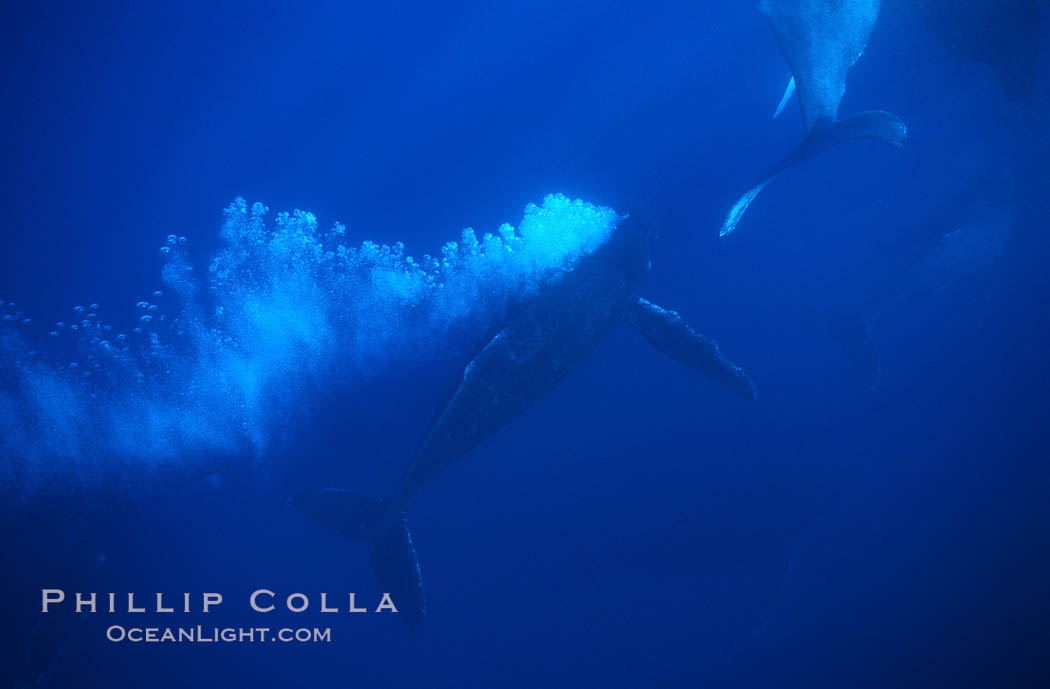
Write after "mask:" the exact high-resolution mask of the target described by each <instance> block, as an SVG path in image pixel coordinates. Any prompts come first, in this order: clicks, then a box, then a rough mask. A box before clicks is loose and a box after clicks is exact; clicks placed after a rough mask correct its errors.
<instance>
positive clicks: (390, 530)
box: [290, 220, 755, 628]
mask: <svg viewBox="0 0 1050 689" xmlns="http://www.w3.org/2000/svg"><path fill="white" fill-rule="evenodd" d="M648 269H649V257H648V237H647V233H646V232H645V231H643V230H642V229H641V228H640V227H639V226H638V225H637V224H636V223H634V222H632V221H630V220H627V221H623V222H621V224H620V226H619V227H617V228H616V229H615V230H614V231H613V233H612V236H611V237H610V238H609V240H608V241H607V242H606V243H605V244H604V245H602V246H601V247H599V248H598V249H597V250H596V251H595V252H594V253H593V254H591V255H589V256H587V257H585V258H583V259H581V261H580V263H579V264H578V265H577V266H576V267H575V268H574V269H573V270H572V271H570V272H567V273H565V274H564V275H563V276H562V277H561V278H560V279H559V280H558V281H557V282H555V283H553V284H550V285H547V286H546V287H545V288H543V289H542V290H540V293H539V294H538V295H536V297H535V298H534V299H531V300H529V301H528V302H527V303H523V304H521V305H520V306H519V307H518V308H517V309H515V310H514V312H513V313H512V314H510V316H509V317H508V319H507V320H506V322H505V323H503V324H502V327H500V328H499V330H498V331H496V333H495V334H494V335H493V336H492V338H491V339H490V340H489V341H488V342H487V344H485V345H484V347H482V348H481V350H480V351H479V352H478V353H477V355H476V356H474V357H473V358H472V359H471V360H470V362H469V363H467V365H466V366H465V367H464V369H463V376H462V379H461V381H460V382H459V384H458V385H457V386H456V388H455V389H454V390H453V392H452V394H451V395H450V396H449V398H448V399H447V401H446V403H445V404H444V405H443V407H442V408H441V411H440V413H439V414H438V415H437V417H436V418H435V419H434V421H433V423H432V424H431V426H430V429H429V430H428V431H427V433H426V434H425V436H424V438H423V441H422V443H421V445H420V446H419V449H418V450H417V451H416V453H415V455H414V457H413V459H412V461H411V463H410V464H409V466H408V469H407V470H406V471H405V473H404V474H403V476H402V478H401V481H400V483H399V484H398V486H397V488H396V490H395V491H394V493H393V495H392V496H391V497H389V498H388V499H386V500H375V499H372V498H367V497H363V496H360V495H356V494H354V493H351V492H348V491H345V490H334V489H329V490H320V491H310V492H305V493H301V494H299V495H297V496H295V497H293V498H292V499H291V501H290V502H291V504H292V505H293V506H294V507H297V508H299V509H301V510H302V511H304V512H305V513H306V514H308V515H309V516H311V517H312V518H314V519H316V520H317V521H319V522H321V523H323V524H326V525H328V526H330V527H332V528H334V529H336V530H337V531H339V532H341V533H342V534H343V535H345V536H347V537H348V538H350V539H353V540H366V541H368V543H369V547H370V552H371V560H372V564H373V567H374V569H375V571H376V574H377V576H378V578H379V581H380V582H381V583H382V584H383V586H384V591H386V592H389V593H390V594H391V597H392V599H393V601H394V603H395V605H397V608H398V612H399V613H400V614H401V616H402V618H403V619H404V620H405V621H406V622H408V623H409V625H410V626H411V627H413V628H416V627H418V626H419V625H420V624H421V623H422V621H423V617H424V614H425V602H424V597H423V582H422V576H421V574H420V570H419V564H418V562H417V560H416V553H415V549H414V547H413V545H412V537H411V535H410V533H409V530H408V526H407V523H406V520H405V508H406V507H407V506H408V504H409V503H410V502H411V500H412V499H413V498H414V497H415V496H416V495H417V494H418V493H419V491H420V490H422V488H423V487H424V486H426V485H427V484H428V483H429V482H430V481H431V480H433V479H434V477H435V476H437V475H438V474H439V473H440V472H441V471H442V470H443V469H444V468H445V467H447V466H449V465H450V464H452V463H453V462H455V461H456V460H457V459H459V458H460V457H462V456H464V455H466V454H467V453H468V452H470V451H471V450H473V449H474V448H475V447H477V446H478V445H479V444H480V443H481V442H482V441H484V440H485V439H486V438H488V437H490V436H492V435H493V434H495V433H496V432H498V431H499V430H501V429H502V428H504V427H505V426H507V424H509V423H510V422H511V421H513V420H514V419H515V418H516V417H517V416H518V415H519V414H521V413H522V412H524V411H525V410H526V409H528V408H529V407H531V406H533V405H534V404H536V403H537V402H538V401H539V400H541V399H542V398H543V397H544V396H546V395H547V394H548V393H549V392H550V391H551V390H553V389H554V388H555V387H557V386H558V384H560V383H561V382H562V381H563V380H565V379H566V378H567V377H568V376H569V374H570V373H572V371H573V370H575V368H576V367H577V365H578V364H579V363H580V362H581V361H583V359H584V358H586V357H587V355H588V354H590V353H591V352H592V351H593V350H594V349H595V347H597V346H598V344H599V343H601V341H602V340H604V339H605V337H606V336H607V335H608V334H609V333H611V332H612V331H613V330H614V329H616V328H617V327H619V326H621V325H629V326H632V327H634V328H636V329H637V330H638V331H639V332H640V333H641V334H642V336H643V337H644V338H645V339H646V340H647V341H648V342H649V344H650V345H652V346H653V347H654V348H656V349H658V350H659V351H661V352H663V353H664V354H666V355H667V356H669V357H670V358H671V359H673V360H675V361H677V362H679V363H681V364H684V365H686V366H690V367H693V368H695V369H698V370H699V371H700V372H701V373H703V374H704V375H706V376H708V377H710V378H712V379H713V380H715V381H716V382H718V383H720V384H721V385H723V386H725V387H726V388H728V389H729V390H731V391H732V392H734V393H736V394H737V395H739V396H741V397H744V398H747V399H753V398H754V396H755V389H754V386H753V384H752V382H751V379H750V378H749V377H748V376H747V375H746V374H745V373H744V372H743V371H742V370H741V369H740V368H738V367H737V366H735V365H734V364H733V363H732V362H730V361H729V360H728V359H726V358H725V357H724V356H723V355H722V354H721V352H720V351H719V349H718V345H717V344H715V342H714V341H712V340H710V339H708V338H706V337H704V336H703V335H700V334H698V333H697V332H695V331H694V330H693V329H692V328H690V327H689V326H688V325H687V324H686V323H685V321H684V320H682V318H681V317H680V316H679V315H678V314H677V313H675V312H674V311H668V310H665V309H663V308H660V307H659V306H656V305H655V304H652V303H650V302H649V301H647V300H645V299H643V298H641V297H639V296H637V294H636V293H635V286H636V284H637V282H638V281H639V280H640V278H641V277H642V275H643V274H644V273H645V272H646V271H647V270H648Z"/></svg>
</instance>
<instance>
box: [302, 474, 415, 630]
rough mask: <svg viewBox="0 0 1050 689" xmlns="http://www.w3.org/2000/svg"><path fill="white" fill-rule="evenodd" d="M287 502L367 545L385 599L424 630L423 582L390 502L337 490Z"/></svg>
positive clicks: (412, 549) (409, 537) (402, 520)
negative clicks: (386, 596)
mask: <svg viewBox="0 0 1050 689" xmlns="http://www.w3.org/2000/svg"><path fill="white" fill-rule="evenodd" d="M289 502H290V504H291V505H292V506H293V507H295V508H297V509H299V510H301V511H302V512H304V513H306V514H307V515H308V516H309V517H311V518H312V519H314V520H315V521H317V522H319V523H321V524H324V525H325V526H327V527H329V528H331V529H334V530H336V531H338V532H339V533H341V534H343V535H344V536H346V537H347V538H349V539H350V540H354V541H359V540H364V541H367V542H368V549H369V555H370V557H371V560H372V568H373V569H374V570H375V573H376V578H377V579H378V580H379V583H380V585H382V586H383V589H384V593H388V594H390V598H391V600H393V602H394V605H395V607H396V608H397V612H398V614H399V616H400V617H401V618H402V619H403V620H405V621H406V622H407V623H408V626H409V627H411V628H412V629H413V630H415V629H418V628H419V626H420V625H421V624H423V617H424V616H425V614H426V601H425V598H424V596H423V576H422V573H421V572H420V569H419V560H418V558H417V557H416V549H415V546H414V545H413V544H412V534H411V533H410V532H409V530H408V521H407V519H406V517H405V513H404V512H403V511H402V510H401V509H399V508H395V507H394V506H393V505H392V504H391V503H390V502H389V501H385V500H377V499H375V498H369V497H365V496H362V495H357V494H356V493H351V492H350V491H345V490H339V489H325V490H316V491H308V492H304V493H300V494H298V495H296V496H295V497H293V498H292V499H291V500H290V501H289Z"/></svg>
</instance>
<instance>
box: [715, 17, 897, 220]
mask: <svg viewBox="0 0 1050 689" xmlns="http://www.w3.org/2000/svg"><path fill="white" fill-rule="evenodd" d="M759 10H760V11H761V12H762V13H763V14H764V15H766V17H767V18H768V19H769V23H770V24H771V25H772V27H773V32H774V33H775V34H776V37H777V41H778V42H779V43H780V49H781V51H782V52H783V53H784V57H785V58H787V61H788V66H789V67H790V68H791V74H792V75H793V83H794V85H795V88H796V90H797V93H798V100H799V104H800V105H801V106H802V117H803V119H804V120H805V125H806V138H805V139H803V140H802V143H801V144H799V145H798V147H797V148H796V149H795V150H794V151H792V152H791V153H790V154H789V155H788V156H787V157H786V158H784V159H783V160H782V161H780V163H779V164H778V165H777V166H776V167H775V168H773V170H772V172H770V173H769V174H768V175H766V176H765V177H764V178H763V179H762V180H761V181H760V182H759V183H758V184H756V185H754V186H753V187H751V189H749V190H748V191H747V193H745V194H744V195H743V196H742V197H740V200H738V201H737V202H736V203H735V204H733V207H732V208H731V209H730V211H729V214H728V215H727V216H726V219H725V222H724V223H723V224H722V230H721V232H720V233H719V234H720V235H721V236H725V235H727V234H729V233H730V232H732V231H733V230H734V229H736V226H737V224H738V223H739V222H740V219H741V218H742V217H743V215H744V213H745V212H746V211H747V208H748V206H750V205H751V202H752V201H754V200H755V197H756V196H758V194H759V193H760V192H761V191H762V190H763V189H764V188H765V187H766V185H768V184H769V183H770V182H772V181H773V179H775V178H776V177H777V176H778V175H780V173H782V172H784V171H785V170H787V169H788V168H790V167H792V166H794V165H797V164H798V163H801V162H803V161H806V160H809V159H810V158H812V157H814V156H816V155H818V154H819V153H822V152H824V151H826V150H828V149H829V148H832V147H834V146H837V145H838V144H840V143H842V142H843V141H847V140H849V139H856V138H862V137H871V138H876V139H881V140H883V141H885V142H886V143H889V144H892V145H893V146H900V145H902V144H903V143H904V139H905V136H906V134H907V129H906V127H905V126H904V123H903V122H902V121H901V120H900V118H899V117H897V116H896V115H894V114H892V113H889V112H885V111H882V110H872V111H868V112H862V113H859V114H856V115H851V116H850V117H847V118H845V119H841V120H840V119H839V118H838V113H839V102H840V101H841V100H842V96H843V94H844V93H845V92H846V72H847V71H848V70H849V68H850V67H852V66H853V63H855V62H856V61H857V59H858V58H859V57H860V56H861V53H863V52H864V47H865V45H866V44H867V42H868V36H869V35H870V34H871V30H872V28H873V27H874V26H875V20H876V19H877V18H878V15H879V0H762V2H761V3H760V4H759ZM789 93H790V87H789ZM786 100H787V94H785V99H784V101H783V102H786ZM783 102H782V105H781V107H783ZM779 109H780V108H778V112H779Z"/></svg>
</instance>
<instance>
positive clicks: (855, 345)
mask: <svg viewBox="0 0 1050 689" xmlns="http://www.w3.org/2000/svg"><path fill="white" fill-rule="evenodd" d="M1012 183H1013V180H1012V179H1010V178H1009V176H1006V175H995V174H992V173H989V174H987V175H982V176H981V177H980V178H979V179H977V180H975V182H974V183H971V184H967V185H964V186H963V187H962V188H961V189H960V190H959V192H958V193H957V194H955V195H953V196H952V197H950V198H949V199H948V200H947V202H946V203H943V204H939V205H938V207H936V208H934V209H932V210H931V211H930V212H929V213H928V214H927V215H926V217H925V218H923V219H921V220H920V221H919V222H917V223H916V224H915V226H913V227H912V228H911V229H910V230H908V231H906V232H904V233H902V234H901V235H900V236H899V237H897V238H896V239H894V240H893V241H892V242H890V243H888V244H887V245H886V246H885V247H883V248H881V249H880V250H878V251H876V252H874V253H873V254H872V255H871V256H870V257H869V258H868V259H867V260H866V261H865V262H864V263H863V264H861V265H859V266H856V267H854V269H852V270H851V271H850V277H847V278H845V279H843V280H840V281H839V282H837V283H836V284H833V285H822V286H820V288H819V290H818V291H819V293H820V294H821V295H825V296H824V300H825V301H826V300H827V296H826V295H837V296H833V297H832V301H835V300H838V301H840V303H839V304H838V305H833V306H831V310H830V314H829V315H830V318H828V319H827V321H828V323H829V324H830V326H831V328H830V329H831V334H832V336H833V337H834V338H835V339H836V340H837V341H838V343H839V345H840V346H841V348H842V351H843V353H844V354H845V357H846V359H847V361H848V363H849V364H850V366H852V367H853V369H854V370H855V371H856V373H857V375H858V378H859V379H860V381H861V382H862V383H863V384H864V385H865V386H866V387H868V388H869V389H870V388H874V387H875V386H876V385H877V383H878V381H879V378H880V377H881V374H882V370H881V368H882V367H881V364H880V357H879V352H878V349H877V347H876V345H875V340H874V338H873V337H872V332H871V324H872V322H873V321H874V320H875V319H876V318H877V317H878V316H879V315H880V314H883V313H885V312H886V311H888V310H889V309H891V308H893V307H895V306H900V305H902V304H909V305H912V304H916V303H922V302H923V299H924V298H927V299H928V298H929V297H931V296H932V295H934V294H937V293H939V292H941V291H943V290H945V289H948V288H951V287H952V286H955V285H959V284H961V283H965V282H970V281H972V280H974V279H975V278H977V277H979V276H980V275H982V274H985V273H987V272H990V271H991V270H992V269H993V268H994V266H995V265H996V264H997V263H998V262H999V261H1000V260H1001V259H1002V257H1003V256H1004V254H1005V253H1006V251H1007V248H1008V246H1009V242H1010V240H1011V235H1012V233H1013V226H1014V210H1013V205H1014V202H1013V200H1012V198H1011V189H1012V187H1011V185H1012ZM820 299H821V297H819V296H817V297H814V301H818V300H820Z"/></svg>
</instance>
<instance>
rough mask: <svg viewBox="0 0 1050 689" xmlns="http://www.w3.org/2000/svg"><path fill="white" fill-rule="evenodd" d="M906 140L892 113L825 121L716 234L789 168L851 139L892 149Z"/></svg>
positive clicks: (742, 200)
mask: <svg viewBox="0 0 1050 689" xmlns="http://www.w3.org/2000/svg"><path fill="white" fill-rule="evenodd" d="M907 138H908V128H907V127H906V126H905V125H904V122H903V121H901V119H900V118H899V117H897V116H896V115H894V114H893V113H892V112H885V111H884V110H869V111H867V112H862V113H858V114H856V115H851V116H849V117H847V118H845V119H842V120H839V121H838V122H825V123H823V124H821V125H819V126H818V127H817V128H816V129H814V130H813V131H812V132H810V133H809V135H808V136H806V138H805V139H803V141H802V143H801V144H799V145H798V148H796V149H795V150H794V151H792V152H791V154H790V155H788V156H787V157H786V158H784V159H783V160H782V161H780V163H779V164H778V165H777V166H776V167H775V168H773V171H772V172H771V173H770V174H769V176H767V177H766V178H765V179H764V180H762V181H761V182H759V183H758V184H756V185H755V186H753V187H751V189H749V190H748V192H747V193H746V194H744V195H743V196H741V197H740V199H739V200H738V201H737V202H736V203H735V204H733V207H732V208H730V209H729V214H728V215H727V216H726V219H725V222H724V223H723V224H722V229H721V231H720V232H719V233H718V235H719V236H720V237H724V236H726V235H727V234H729V233H730V232H732V231H733V230H735V229H736V226H737V224H738V223H739V222H740V219H741V218H742V217H744V213H745V212H746V211H747V208H748V206H750V205H751V202H752V201H754V200H755V197H756V196H758V194H759V192H761V191H762V190H763V189H765V188H766V185H768V184H769V183H770V182H772V181H773V180H774V179H776V178H777V177H778V176H779V175H780V173H782V172H784V171H785V170H787V169H788V168H790V167H793V166H795V165H798V164H799V163H801V162H804V161H806V160H809V159H810V158H812V157H814V156H816V155H819V154H821V153H823V152H824V151H826V150H828V149H829V148H834V147H835V146H838V145H839V144H840V143H842V142H844V141H849V140H850V139H879V140H881V141H885V142H886V143H888V144H890V145H891V146H895V147H897V148H900V147H901V146H903V145H904V141H905V140H906V139H907Z"/></svg>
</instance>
